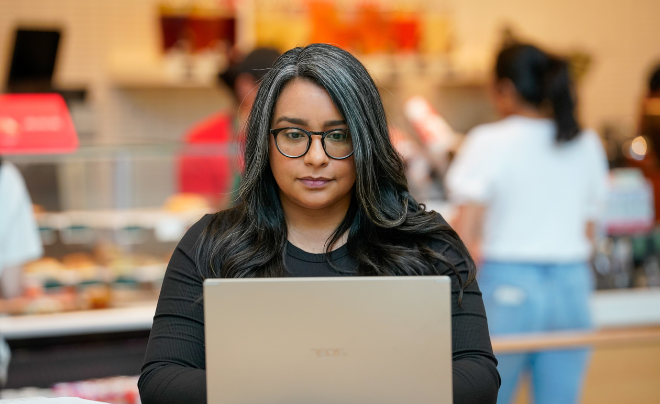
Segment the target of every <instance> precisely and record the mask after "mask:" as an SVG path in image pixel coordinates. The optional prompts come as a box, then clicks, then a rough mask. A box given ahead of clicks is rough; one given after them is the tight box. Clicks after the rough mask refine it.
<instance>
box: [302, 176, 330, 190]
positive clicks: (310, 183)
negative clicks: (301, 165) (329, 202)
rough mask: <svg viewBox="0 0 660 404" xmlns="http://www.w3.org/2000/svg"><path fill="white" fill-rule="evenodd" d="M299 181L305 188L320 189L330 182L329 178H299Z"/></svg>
mask: <svg viewBox="0 0 660 404" xmlns="http://www.w3.org/2000/svg"><path fill="white" fill-rule="evenodd" d="M300 181H301V182H302V183H303V184H304V185H305V186H306V187H307V188H321V187H324V186H325V185H326V184H328V183H329V182H330V181H332V180H331V179H330V178H324V177H317V178H315V177H304V178H300Z"/></svg>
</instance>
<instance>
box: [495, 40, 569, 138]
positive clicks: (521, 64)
mask: <svg viewBox="0 0 660 404" xmlns="http://www.w3.org/2000/svg"><path fill="white" fill-rule="evenodd" d="M495 73H496V75H497V78H498V79H508V80H510V81H511V82H512V83H513V85H514V86H515V87H516V91H517V92H518V94H519V95H520V96H521V97H522V98H523V99H524V100H525V102H527V103H529V104H530V105H532V106H534V107H536V108H538V109H542V108H543V107H544V106H545V105H546V104H547V105H549V106H550V107H551V111H552V115H553V118H554V121H555V124H556V126H557V135H556V141H557V143H564V142H568V141H570V140H572V139H575V138H576V137H577V136H578V135H579V133H580V125H579V124H578V122H577V118H576V117H575V107H576V100H575V95H574V93H573V84H572V81H571V77H570V73H569V71H568V63H567V62H566V61H564V60H562V59H559V58H555V57H552V56H549V55H547V54H546V53H544V52H543V51H541V50H540V49H539V48H537V47H535V46H533V45H525V44H514V45H511V46H508V47H506V48H504V49H502V50H501V51H500V53H499V55H498V56H497V64H496V66H495Z"/></svg>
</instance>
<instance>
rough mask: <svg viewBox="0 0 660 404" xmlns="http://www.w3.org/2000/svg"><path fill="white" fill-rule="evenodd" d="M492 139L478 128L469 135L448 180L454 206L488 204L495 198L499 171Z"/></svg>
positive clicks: (453, 163) (449, 172) (446, 179)
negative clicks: (495, 186)
mask: <svg viewBox="0 0 660 404" xmlns="http://www.w3.org/2000/svg"><path fill="white" fill-rule="evenodd" d="M490 135H492V134H491V133H489V132H488V131H484V130H479V129H478V128H477V129H475V130H474V131H472V132H470V133H468V134H467V135H466V139H465V141H463V144H462V145H461V147H460V149H459V150H458V153H457V154H456V157H455V158H454V161H453V162H452V164H451V166H450V167H449V170H448V171H447V176H446V177H445V185H446V187H447V191H448V193H449V199H450V200H451V202H453V203H457V204H463V203H468V202H476V203H486V202H488V201H489V200H490V199H491V198H492V196H493V191H494V185H495V184H494V182H495V175H496V172H497V171H498V170H497V169H496V167H495V165H496V160H495V157H496V155H497V152H496V151H495V150H494V149H493V146H494V144H493V142H492V141H491V140H492V138H493V137H494V136H490Z"/></svg>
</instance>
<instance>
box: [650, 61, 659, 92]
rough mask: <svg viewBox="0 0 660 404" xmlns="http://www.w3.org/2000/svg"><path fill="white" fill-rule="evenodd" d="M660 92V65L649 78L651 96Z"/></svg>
mask: <svg viewBox="0 0 660 404" xmlns="http://www.w3.org/2000/svg"><path fill="white" fill-rule="evenodd" d="M658 92H660V65H658V66H656V67H655V68H654V69H653V71H652V72H651V75H650V76H649V94H655V93H658Z"/></svg>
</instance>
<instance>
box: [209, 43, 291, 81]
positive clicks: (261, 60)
mask: <svg viewBox="0 0 660 404" xmlns="http://www.w3.org/2000/svg"><path fill="white" fill-rule="evenodd" d="M280 55H281V53H280V52H279V51H278V50H277V49H274V48H257V49H255V50H253V51H252V52H250V53H248V54H247V56H245V57H244V58H243V59H242V60H241V61H240V62H238V63H232V64H231V65H230V66H229V67H228V68H227V70H225V71H224V72H222V73H220V74H219V75H218V78H219V79H220V80H221V81H222V82H224V83H225V84H226V85H227V87H229V88H230V89H231V90H232V91H233V90H234V84H236V78H237V77H238V76H239V75H240V74H242V73H250V74H251V75H252V76H254V79H255V80H256V81H259V80H261V79H262V78H263V77H264V76H265V75H266V73H267V72H268V70H269V69H270V68H271V66H273V63H275V61H276V60H277V58H278V57H280Z"/></svg>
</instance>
